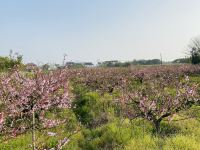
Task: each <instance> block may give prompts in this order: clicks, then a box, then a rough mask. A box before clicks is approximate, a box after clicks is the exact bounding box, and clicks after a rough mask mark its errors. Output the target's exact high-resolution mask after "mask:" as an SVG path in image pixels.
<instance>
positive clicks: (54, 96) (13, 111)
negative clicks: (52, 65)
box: [0, 70, 71, 149]
mask: <svg viewBox="0 0 200 150" xmlns="http://www.w3.org/2000/svg"><path fill="white" fill-rule="evenodd" d="M68 79H69V74H68V72H67V71H66V70H56V71H51V72H49V73H43V72H42V71H40V70H34V72H32V73H24V72H20V71H18V70H13V71H12V72H10V73H8V74H4V75H2V76H1V77H0V105H1V107H0V132H1V133H5V134H12V135H13V136H15V135H17V134H21V133H24V132H26V131H27V130H32V146H33V149H36V145H35V126H36V121H37V122H41V123H42V125H43V127H53V126H56V125H59V124H60V123H62V122H63V120H62V121H61V120H50V119H46V118H45V116H44V112H45V111H47V110H49V109H51V108H56V107H57V108H70V106H71V102H70V100H71V95H70V93H69V80H68Z"/></svg>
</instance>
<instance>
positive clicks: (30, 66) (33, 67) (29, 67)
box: [25, 63, 38, 72]
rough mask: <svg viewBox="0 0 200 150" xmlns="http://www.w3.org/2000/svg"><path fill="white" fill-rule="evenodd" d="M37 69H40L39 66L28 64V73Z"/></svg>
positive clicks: (26, 66)
mask: <svg viewBox="0 0 200 150" xmlns="http://www.w3.org/2000/svg"><path fill="white" fill-rule="evenodd" d="M36 68H38V66H37V65H36V64H34V63H27V64H26V65H25V69H26V71H29V72H31V71H32V70H34V69H36Z"/></svg>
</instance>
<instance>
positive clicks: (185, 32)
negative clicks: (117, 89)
mask: <svg viewBox="0 0 200 150" xmlns="http://www.w3.org/2000/svg"><path fill="white" fill-rule="evenodd" d="M199 34H200V0H0V55H8V54H9V50H10V49H12V50H14V51H17V52H19V53H21V54H23V56H24V60H25V62H32V61H33V62H35V63H39V62H43V63H45V62H50V63H54V62H56V63H61V62H62V59H63V54H64V53H66V54H67V55H68V60H75V61H93V62H96V61H97V60H100V61H103V60H113V59H118V60H133V59H141V58H144V59H151V58H159V57H160V53H162V56H163V59H164V60H172V59H175V58H178V57H184V56H185V49H186V46H187V44H188V43H189V41H190V39H191V38H192V37H194V36H197V35H199Z"/></svg>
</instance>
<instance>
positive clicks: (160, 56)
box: [160, 53, 163, 66]
mask: <svg viewBox="0 0 200 150" xmlns="http://www.w3.org/2000/svg"><path fill="white" fill-rule="evenodd" d="M160 64H161V66H162V64H163V62H162V54H161V53H160Z"/></svg>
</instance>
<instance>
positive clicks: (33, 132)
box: [32, 109, 36, 150]
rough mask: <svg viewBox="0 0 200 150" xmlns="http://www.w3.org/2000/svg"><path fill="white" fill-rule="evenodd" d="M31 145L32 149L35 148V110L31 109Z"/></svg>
mask: <svg viewBox="0 0 200 150" xmlns="http://www.w3.org/2000/svg"><path fill="white" fill-rule="evenodd" d="M32 147H33V150H36V145H35V110H34V109H33V112H32Z"/></svg>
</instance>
